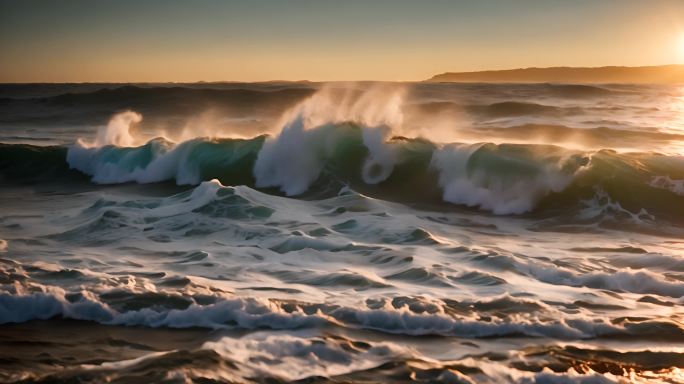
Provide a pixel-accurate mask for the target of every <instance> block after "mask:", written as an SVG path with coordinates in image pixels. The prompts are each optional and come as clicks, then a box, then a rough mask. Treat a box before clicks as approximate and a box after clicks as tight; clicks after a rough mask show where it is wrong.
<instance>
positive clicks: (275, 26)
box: [0, 0, 684, 82]
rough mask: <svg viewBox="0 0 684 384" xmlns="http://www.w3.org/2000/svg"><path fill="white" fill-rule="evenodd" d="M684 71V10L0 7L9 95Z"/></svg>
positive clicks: (483, 0) (1, 61) (651, 5)
mask: <svg viewBox="0 0 684 384" xmlns="http://www.w3.org/2000/svg"><path fill="white" fill-rule="evenodd" d="M671 63H684V0H573V1H570V0H515V1H513V0H500V1H493V0H472V1H456V0H453V1H438V0H433V1H430V0H427V1H418V0H415V1H403V0H392V1H389V0H386V1H383V0H367V1H332V0H331V1H326V0H309V1H305V0H293V1H283V0H272V1H266V0H261V1H260V0H254V1H217V0H199V1H174V0H158V1H156V0H137V1H127V0H123V1H122V0H118V1H113V0H112V1H98V0H62V1H51V0H44V1H37V0H14V1H8V0H0V82H97V81H103V82H134V81H149V82H158V81H159V82H163V81H178V82H182V81H200V80H204V81H220V80H235V81H262V80H273V79H283V80H302V79H308V80H367V79H377V80H422V79H425V78H428V77H431V76H432V75H434V74H437V73H441V72H446V71H469V70H483V69H505V68H516V67H530V66H536V67H546V66H558V65H567V66H602V65H630V66H632V65H657V64H671Z"/></svg>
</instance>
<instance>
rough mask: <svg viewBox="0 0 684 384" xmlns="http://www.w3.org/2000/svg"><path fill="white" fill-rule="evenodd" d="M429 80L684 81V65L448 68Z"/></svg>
mask: <svg viewBox="0 0 684 384" xmlns="http://www.w3.org/2000/svg"><path fill="white" fill-rule="evenodd" d="M426 81H428V82H457V83H640V84H648V83H652V84H677V83H684V65H677V64H672V65H658V66H647V67H618V66H610V67H549V68H518V69H506V70H496V71H476V72H445V73H442V74H439V75H436V76H433V77H431V78H430V79H428V80H426Z"/></svg>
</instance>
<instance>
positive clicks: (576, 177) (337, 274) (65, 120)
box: [0, 82, 684, 383]
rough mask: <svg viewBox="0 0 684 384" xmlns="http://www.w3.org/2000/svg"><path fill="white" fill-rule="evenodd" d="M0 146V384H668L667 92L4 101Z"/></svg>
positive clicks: (83, 96)
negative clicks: (38, 383) (154, 383)
mask: <svg viewBox="0 0 684 384" xmlns="http://www.w3.org/2000/svg"><path fill="white" fill-rule="evenodd" d="M0 143H1V144H0V239H1V240H0V381H1V382H22V383H30V382H51V383H52V382H70V383H71V382H73V383H80V382H84V383H101V382H105V381H106V382H114V383H128V382H134V383H148V382H169V383H188V382H196V383H214V382H234V383H251V382H259V383H261V382H269V383H281V382H293V381H294V382H301V383H314V382H315V383H318V382H323V383H371V382H373V383H375V382H377V383H381V382H383V383H384V382H387V383H407V382H411V383H413V382H416V383H428V382H430V383H435V382H444V383H621V382H636V383H682V382H684V87H676V86H642V85H639V86H637V85H628V84H615V85H601V86H590V85H572V84H447V83H373V82H361V83H327V84H322V83H307V82H302V83H285V82H273V83H258V84H242V83H216V84H214V83H198V84H43V85H41V84H25V85H24V84H15V85H11V84H5V85H0Z"/></svg>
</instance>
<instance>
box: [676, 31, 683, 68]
mask: <svg viewBox="0 0 684 384" xmlns="http://www.w3.org/2000/svg"><path fill="white" fill-rule="evenodd" d="M677 48H678V49H677V51H678V53H679V58H680V60H681V61H684V32H682V33H680V34H679V39H678V40H677Z"/></svg>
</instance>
